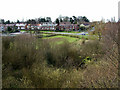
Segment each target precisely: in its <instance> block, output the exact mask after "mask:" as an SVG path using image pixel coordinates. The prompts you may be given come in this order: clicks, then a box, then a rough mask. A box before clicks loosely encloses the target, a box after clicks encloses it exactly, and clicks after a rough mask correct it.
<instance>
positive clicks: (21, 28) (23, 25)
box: [15, 23, 26, 30]
mask: <svg viewBox="0 0 120 90" xmlns="http://www.w3.org/2000/svg"><path fill="white" fill-rule="evenodd" d="M15 26H16V27H17V29H18V30H25V29H26V24H24V23H17V24H16V25H15Z"/></svg>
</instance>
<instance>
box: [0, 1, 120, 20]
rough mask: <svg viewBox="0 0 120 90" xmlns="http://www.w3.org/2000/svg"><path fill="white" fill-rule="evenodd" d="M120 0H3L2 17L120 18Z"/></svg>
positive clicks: (24, 18)
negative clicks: (119, 5) (119, 3)
mask: <svg viewBox="0 0 120 90" xmlns="http://www.w3.org/2000/svg"><path fill="white" fill-rule="evenodd" d="M119 1H120V0H1V1H0V3H1V4H0V19H5V20H11V21H17V19H19V20H27V19H35V18H39V17H51V19H52V21H54V20H55V19H56V18H57V17H59V15H62V16H69V17H72V16H86V17H87V18H88V19H89V20H90V21H100V20H101V19H102V18H103V19H105V20H107V19H109V20H110V19H111V18H113V17H115V19H116V20H118V2H119Z"/></svg>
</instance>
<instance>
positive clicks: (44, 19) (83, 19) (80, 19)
mask: <svg viewBox="0 0 120 90" xmlns="http://www.w3.org/2000/svg"><path fill="white" fill-rule="evenodd" d="M42 22H53V21H52V19H51V17H40V18H35V19H28V20H26V21H23V20H22V21H21V20H17V21H15V22H13V21H10V20H7V21H5V20H4V19H0V24H14V23H27V24H38V23H42ZM54 22H55V23H57V24H59V23H60V22H71V24H77V22H78V23H79V22H90V21H89V19H88V18H87V17H86V16H78V17H76V16H72V17H68V16H59V17H58V18H56V19H55V21H54Z"/></svg>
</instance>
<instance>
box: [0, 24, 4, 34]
mask: <svg viewBox="0 0 120 90" xmlns="http://www.w3.org/2000/svg"><path fill="white" fill-rule="evenodd" d="M2 31H5V25H4V24H0V32H2Z"/></svg>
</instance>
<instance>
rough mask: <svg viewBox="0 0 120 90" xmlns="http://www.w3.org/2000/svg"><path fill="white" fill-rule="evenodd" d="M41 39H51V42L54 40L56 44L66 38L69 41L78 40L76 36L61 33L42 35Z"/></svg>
mask: <svg viewBox="0 0 120 90" xmlns="http://www.w3.org/2000/svg"><path fill="white" fill-rule="evenodd" d="M43 39H48V40H52V42H56V44H61V43H63V42H64V40H67V41H68V42H70V43H73V42H75V41H78V40H79V39H78V38H74V37H69V36H61V35H57V36H52V37H43Z"/></svg>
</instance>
